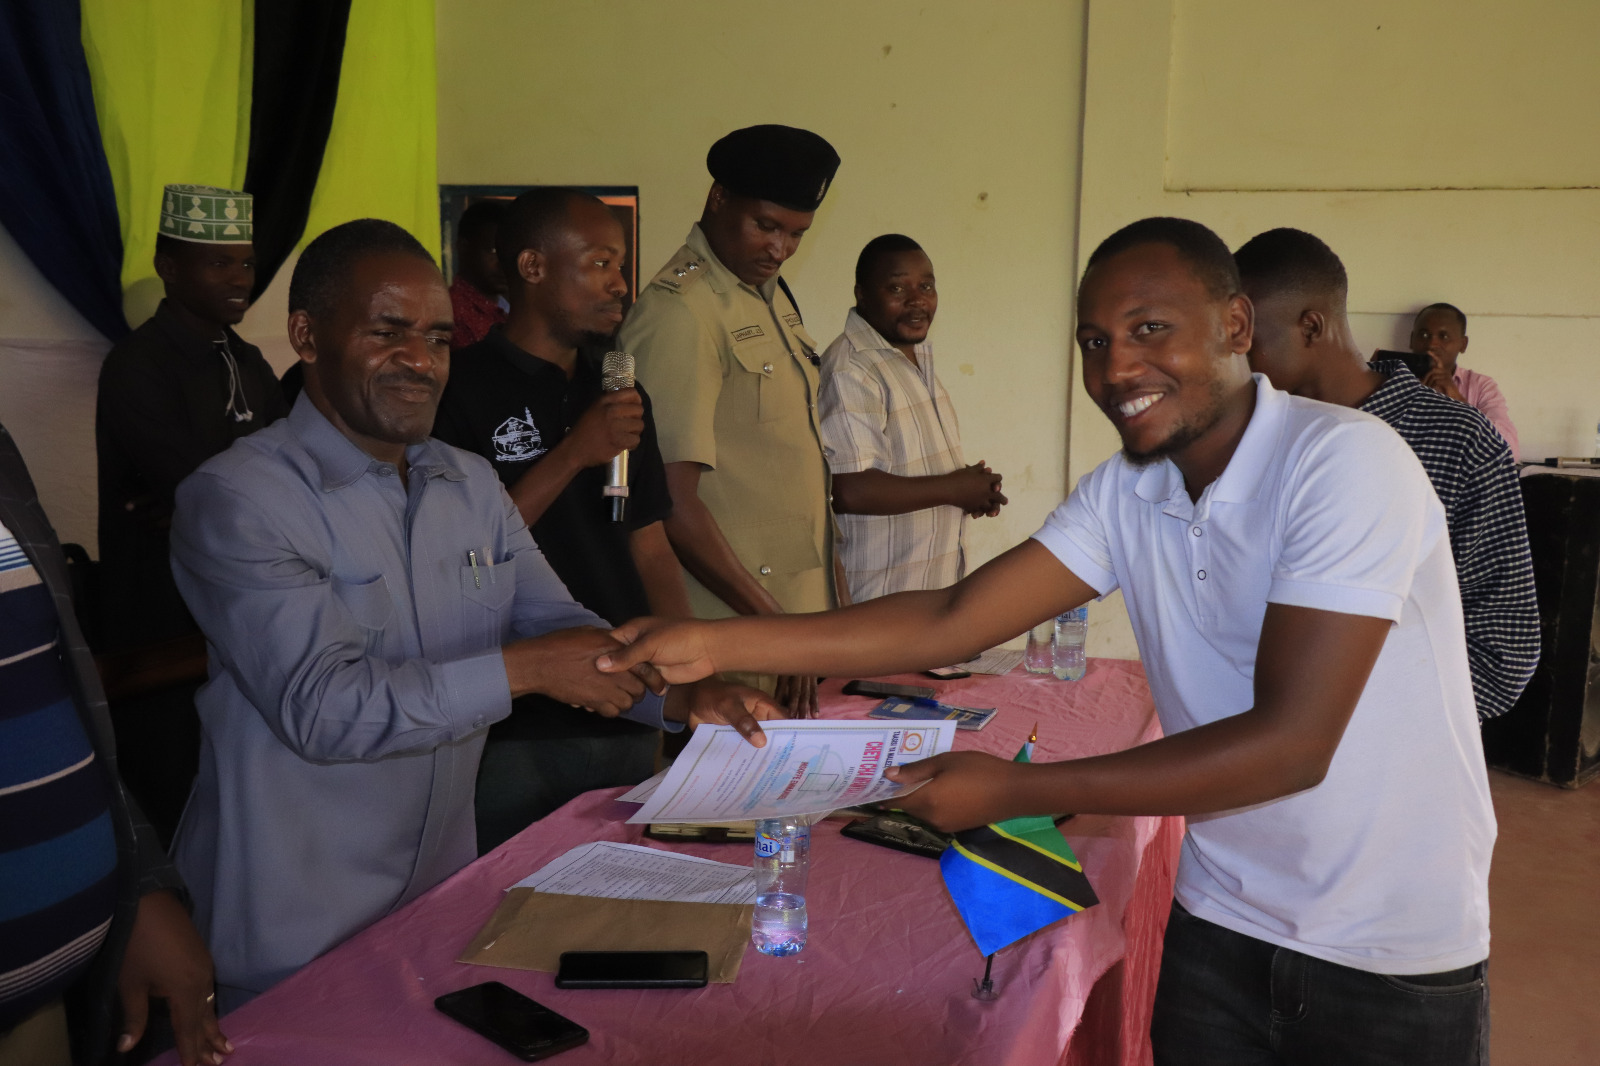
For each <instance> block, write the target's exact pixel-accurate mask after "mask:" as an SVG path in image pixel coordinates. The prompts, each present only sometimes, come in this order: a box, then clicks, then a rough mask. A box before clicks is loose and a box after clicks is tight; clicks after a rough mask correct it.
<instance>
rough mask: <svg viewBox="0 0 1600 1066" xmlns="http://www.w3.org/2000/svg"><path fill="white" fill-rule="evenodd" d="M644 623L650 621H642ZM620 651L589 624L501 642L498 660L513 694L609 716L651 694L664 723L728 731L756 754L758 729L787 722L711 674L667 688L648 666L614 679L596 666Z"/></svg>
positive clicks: (758, 696)
mask: <svg viewBox="0 0 1600 1066" xmlns="http://www.w3.org/2000/svg"><path fill="white" fill-rule="evenodd" d="M650 621H653V620H650V619H644V620H641V622H650ZM634 624H636V623H630V625H634ZM621 647H622V644H621V643H619V642H618V641H617V639H616V638H615V636H614V634H613V633H607V632H606V631H605V630H604V629H600V628H597V627H593V626H578V627H574V628H571V629H561V630H557V631H555V632H553V633H546V634H543V635H541V636H537V637H529V638H527V639H525V640H519V641H515V642H514V643H511V644H507V645H506V646H505V647H504V648H503V649H502V654H503V655H504V657H505V664H506V678H507V680H508V681H509V682H510V684H511V694H512V695H513V696H522V695H526V694H528V693H532V692H538V693H540V694H542V695H545V696H548V697H550V698H551V699H555V700H559V701H561V702H562V703H568V704H571V705H572V706H574V707H583V708H585V709H587V710H590V711H593V712H595V713H597V714H600V715H603V716H605V717H607V718H615V717H618V716H619V715H621V714H623V713H624V712H625V711H627V710H628V709H629V708H631V707H633V706H634V704H636V703H638V702H639V701H640V700H641V699H644V698H645V694H646V692H650V693H654V694H655V695H657V696H661V697H662V718H663V719H665V720H666V721H669V722H680V723H683V724H684V725H687V726H688V727H689V728H691V729H693V728H695V727H696V726H700V725H705V724H712V725H731V726H733V727H734V728H735V729H737V730H738V731H739V734H740V735H741V736H743V737H744V738H745V739H746V740H748V741H749V742H750V743H751V744H752V745H754V746H755V747H758V748H759V747H762V746H763V745H765V744H766V742H767V739H766V736H765V735H764V734H763V733H762V732H761V726H760V724H759V723H760V722H763V721H768V720H771V719H774V718H787V717H789V715H788V713H787V712H786V711H785V710H784V709H783V708H782V707H780V706H779V705H778V704H777V703H775V702H774V701H773V699H772V697H770V696H768V695H767V694H766V693H764V692H761V691H760V690H759V689H754V688H750V687H748V686H746V685H735V684H730V683H729V682H726V681H722V680H720V679H719V678H717V677H714V676H702V678H700V679H696V680H695V681H694V682H693V683H686V684H678V685H671V684H669V683H668V681H667V680H666V679H665V678H664V677H663V676H662V674H661V673H660V672H658V671H657V670H656V668H655V667H654V666H652V665H651V664H650V663H648V662H640V663H636V664H633V665H632V666H629V667H627V668H625V669H621V670H618V671H616V672H614V673H607V672H603V671H602V670H600V669H599V668H598V667H597V666H596V661H597V660H598V659H600V658H601V657H602V656H606V655H608V654H610V653H611V652H613V651H616V650H618V649H620V648H621Z"/></svg>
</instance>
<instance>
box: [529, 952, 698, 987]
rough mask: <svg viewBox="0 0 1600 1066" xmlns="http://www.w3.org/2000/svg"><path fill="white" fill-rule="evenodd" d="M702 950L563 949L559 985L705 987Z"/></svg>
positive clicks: (557, 978) (557, 977)
mask: <svg viewBox="0 0 1600 1066" xmlns="http://www.w3.org/2000/svg"><path fill="white" fill-rule="evenodd" d="M710 965H711V964H710V960H709V959H708V958H707V957H706V953H705V952H703V951H563V952H562V953H561V965H560V968H559V969H557V970H556V987H557V988H704V987H705V986H706V974H707V972H708V971H709V970H710Z"/></svg>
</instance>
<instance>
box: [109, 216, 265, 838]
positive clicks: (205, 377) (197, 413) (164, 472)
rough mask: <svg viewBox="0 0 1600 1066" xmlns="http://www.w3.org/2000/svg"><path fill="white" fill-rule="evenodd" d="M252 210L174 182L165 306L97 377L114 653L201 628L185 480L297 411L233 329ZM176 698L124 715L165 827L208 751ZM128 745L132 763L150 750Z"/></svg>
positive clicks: (242, 302)
mask: <svg viewBox="0 0 1600 1066" xmlns="http://www.w3.org/2000/svg"><path fill="white" fill-rule="evenodd" d="M251 215H252V197H251V196H250V195H249V194H248V193H242V192H235V191H232V190H229V189H214V188H211V187H209V186H204V185H168V186H167V187H166V190H165V192H164V193H163V195H162V198H161V204H160V217H161V221H160V226H159V229H158V231H157V234H158V235H157V237H156V254H155V268H156V274H157V275H158V276H159V277H160V278H161V281H162V283H163V285H164V286H165V289H166V299H164V300H162V301H161V304H160V306H159V307H157V308H156V312H155V314H154V315H153V316H151V318H150V319H149V321H147V322H145V323H144V324H143V325H141V326H140V327H139V328H138V329H136V330H134V331H133V332H132V333H131V334H129V335H128V336H127V337H124V338H123V339H122V340H120V341H118V342H117V344H116V345H115V346H114V347H113V348H112V349H111V352H110V353H109V354H108V355H107V356H106V360H105V363H104V364H103V366H102V367H101V370H100V392H99V400H98V403H97V405H96V412H95V446H96V452H97V454H98V458H99V473H100V559H101V563H102V566H101V575H102V580H101V585H102V588H103V593H104V594H103V608H104V609H103V613H102V625H103V633H102V637H103V642H104V645H105V647H106V649H108V650H123V649H129V648H136V647H140V646H143V645H148V644H153V643H156V642H159V641H163V640H168V639H171V638H174V637H181V636H183V635H185V634H188V633H192V632H194V630H195V625H194V621H193V619H191V618H190V617H189V612H188V610H187V609H186V608H185V607H184V605H183V600H182V599H181V598H180V597H179V595H178V590H177V587H176V586H175V585H174V584H173V581H172V568H171V564H170V563H169V562H168V559H167V529H168V526H169V525H170V524H171V521H172V501H173V494H174V493H175V492H176V490H177V488H178V482H180V481H182V480H183V479H184V478H185V477H187V476H188V475H189V474H190V473H191V472H193V470H194V469H195V468H196V467H197V466H199V465H200V464H201V463H203V462H204V461H205V460H207V459H209V458H210V457H211V456H213V455H216V454H217V453H218V452H221V451H223V450H225V449H226V448H227V447H228V446H229V445H231V444H232V443H233V442H234V441H235V440H237V439H239V438H240V437H243V436H245V435H246V434H249V433H253V432H255V431H256V430H258V429H260V428H262V427H263V426H266V425H268V424H269V423H271V422H273V421H274V420H276V419H278V418H281V417H283V416H284V415H286V414H288V413H289V412H288V408H287V405H286V404H285V402H284V399H283V394H282V391H281V390H280V388H279V386H278V383H277V380H276V377H275V375H274V374H273V372H272V368H271V367H270V366H269V365H268V364H267V361H266V360H265V359H264V358H262V355H261V352H260V350H259V349H257V348H256V347H255V346H254V345H251V344H247V343H245V342H244V341H243V340H241V339H240V338H239V335H238V334H237V333H235V332H234V331H233V330H232V329H231V328H230V327H232V326H233V325H235V324H237V323H238V322H239V320H240V319H242V318H243V317H244V313H245V311H246V310H247V309H248V308H249V306H250V294H251V289H252V287H253V286H254V285H255V249H254V246H253V245H252V243H251V241H252V236H253V235H252V227H251ZM180 695H181V697H182V698H181V699H177V698H165V699H163V698H162V697H161V696H158V697H156V699H157V700H158V701H159V702H161V703H163V706H162V707H159V708H157V707H149V708H147V707H143V706H141V707H140V708H138V709H137V710H138V713H137V714H131V713H130V714H127V715H124V716H122V717H123V719H124V722H125V724H126V725H127V726H128V727H129V728H135V727H137V729H138V731H140V732H142V733H146V734H147V736H146V737H144V738H143V739H144V740H146V741H148V742H149V748H150V751H149V753H148V757H136V758H135V759H133V760H131V762H132V765H129V766H128V767H127V768H126V769H127V771H128V772H127V774H126V776H127V778H128V782H129V784H130V785H131V786H132V787H133V788H134V790H135V792H136V794H140V798H141V800H142V801H144V802H145V805H146V806H147V808H149V809H148V810H147V813H148V814H149V815H150V816H151V818H152V820H153V821H155V823H156V824H157V825H158V826H159V827H162V828H170V824H171V821H173V820H175V819H176V816H177V813H178V810H179V809H180V808H181V804H182V802H183V796H184V794H185V793H186V792H187V790H188V783H189V781H190V780H191V779H192V777H193V774H194V763H195V759H196V757H197V752H198V747H199V731H198V727H197V725H196V723H195V720H194V708H193V704H192V701H191V700H190V698H189V694H188V693H180ZM127 739H128V740H132V741H133V744H131V745H129V746H130V749H131V750H130V752H129V754H130V755H135V754H136V753H139V752H140V751H141V749H143V748H144V747H145V744H142V743H139V742H138V739H136V738H131V737H130V738H127ZM163 764H165V765H163ZM141 770H142V771H145V772H144V773H141V772H140V771H141ZM141 778H145V780H143V781H141ZM141 784H144V785H145V786H146V787H145V788H141V787H140V785H141ZM163 823H166V824H165V825H164V824H163Z"/></svg>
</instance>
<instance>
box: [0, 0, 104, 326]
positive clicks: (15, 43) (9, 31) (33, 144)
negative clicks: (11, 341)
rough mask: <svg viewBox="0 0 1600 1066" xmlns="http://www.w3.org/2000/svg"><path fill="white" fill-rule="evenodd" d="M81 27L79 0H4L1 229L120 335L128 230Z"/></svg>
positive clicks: (0, 32) (0, 25) (95, 320)
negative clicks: (120, 220) (120, 219)
mask: <svg viewBox="0 0 1600 1066" xmlns="http://www.w3.org/2000/svg"><path fill="white" fill-rule="evenodd" d="M79 25H80V22H79V13H78V3H77V0H3V2H0V225H3V226H4V227H5V228H6V232H8V233H10V234H11V236H12V238H13V239H15V240H16V242H17V244H18V245H20V246H21V248H22V250H23V252H24V253H25V254H26V255H27V256H28V258H29V259H31V260H32V261H33V264H34V266H36V267H38V268H39V273H41V274H43V275H44V277H45V280H47V281H49V282H50V284H52V285H54V286H55V287H56V289H57V290H58V291H59V292H60V293H61V294H62V295H63V296H65V297H66V298H67V300H68V301H69V302H70V303H71V304H72V306H73V307H76V308H77V309H78V311H79V312H80V313H82V315H83V317H84V318H86V319H88V320H89V322H90V324H91V325H93V326H94V327H95V328H96V329H98V330H99V331H100V332H101V333H104V334H105V335H106V337H107V338H108V339H110V340H113V341H114V340H117V339H118V338H120V337H121V336H123V334H125V333H127V332H128V323H127V320H126V319H124V318H123V315H122V282H121V276H122V231H121V229H120V228H119V227H118V224H117V196H116V191H115V190H114V189H113V188H112V186H111V168H110V167H109V166H108V165H107V163H106V156H105V149H104V147H103V146H102V145H101V142H100V125H99V122H98V121H97V120H96V119H95V114H94V95H93V92H92V90H91V89H90V86H89V65H88V63H87V62H86V61H85V60H84V57H83V42H82V39H81V37H80V35H79Z"/></svg>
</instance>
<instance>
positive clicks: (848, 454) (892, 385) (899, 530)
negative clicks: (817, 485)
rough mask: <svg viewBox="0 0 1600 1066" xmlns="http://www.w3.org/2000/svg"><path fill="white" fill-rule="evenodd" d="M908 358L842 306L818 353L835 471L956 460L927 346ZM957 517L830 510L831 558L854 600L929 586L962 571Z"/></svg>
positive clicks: (956, 444)
mask: <svg viewBox="0 0 1600 1066" xmlns="http://www.w3.org/2000/svg"><path fill="white" fill-rule="evenodd" d="M915 351H916V354H917V361H916V362H915V363H913V362H912V361H911V360H910V359H907V358H906V357H905V355H904V354H903V353H902V352H900V351H899V350H898V349H897V348H895V347H894V346H893V345H891V344H890V343H889V342H888V341H886V340H884V339H883V336H882V335H881V334H879V333H878V331H877V330H875V329H873V328H872V327H871V326H870V325H868V324H867V321H866V319H864V318H862V317H861V316H860V315H859V314H857V313H856V312H855V310H854V309H852V310H851V311H850V313H849V315H848V316H847V317H846V318H845V325H844V333H842V334H841V335H840V336H839V338H838V339H837V340H835V341H834V342H833V343H832V344H830V345H828V348H827V350H826V351H825V352H823V353H822V392H821V394H820V397H819V402H820V409H821V415H822V424H821V430H822V446H823V450H824V451H825V452H826V453H827V456H828V466H829V467H830V468H831V469H832V471H833V473H834V474H835V475H838V474H857V473H860V472H862V471H864V470H882V471H884V472H886V473H889V474H894V475H897V476H899V477H923V476H926V475H930V474H948V473H950V472H951V471H954V470H959V469H960V468H961V467H962V466H964V465H965V464H964V463H963V461H962V458H961V431H960V427H959V426H958V425H957V424H956V412H955V408H954V407H952V406H951V405H950V396H949V394H947V393H946V392H945V391H944V386H943V385H941V384H940V383H939V378H938V376H937V375H936V374H935V373H934V371H933V349H932V347H931V346H929V345H928V344H919V345H917V346H916V348H915ZM966 523H967V516H966V515H965V514H963V513H962V512H961V509H960V508H958V507H954V506H945V507H929V508H925V509H924V510H920V511H912V512H910V513H908V514H896V515H857V514H842V515H840V516H839V535H840V540H839V544H840V548H839V551H840V556H841V558H842V559H843V560H844V570H845V577H846V578H847V579H848V581H849V583H850V596H851V599H853V600H855V601H856V602H860V601H862V600H868V599H873V598H875V597H878V596H886V595H888V594H889V593H891V592H904V591H906V590H908V589H937V588H944V587H946V586H947V585H951V584H954V583H955V582H956V581H959V580H960V579H961V577H962V575H963V574H964V573H965V571H966V558H965V548H964V540H965V533H966Z"/></svg>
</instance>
